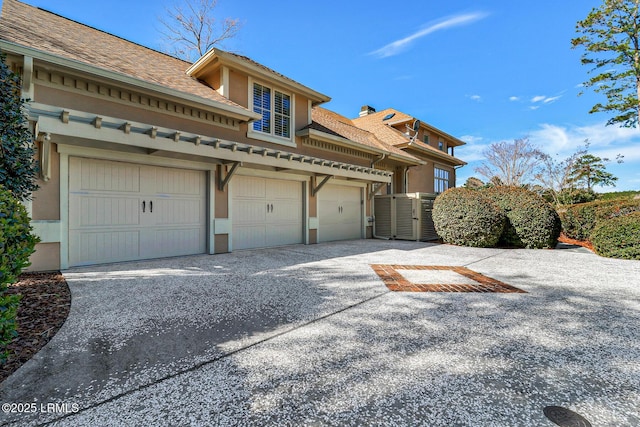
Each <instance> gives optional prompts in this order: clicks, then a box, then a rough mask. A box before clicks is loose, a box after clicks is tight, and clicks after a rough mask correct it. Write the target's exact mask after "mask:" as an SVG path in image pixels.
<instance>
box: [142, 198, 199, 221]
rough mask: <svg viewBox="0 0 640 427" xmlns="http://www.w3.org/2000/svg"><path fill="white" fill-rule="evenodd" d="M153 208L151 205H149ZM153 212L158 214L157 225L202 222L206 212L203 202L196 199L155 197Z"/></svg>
mask: <svg viewBox="0 0 640 427" xmlns="http://www.w3.org/2000/svg"><path fill="white" fill-rule="evenodd" d="M149 207H150V208H151V205H150V206H149ZM153 213H155V214H157V217H156V225H160V226H164V225H170V226H174V225H176V226H178V225H188V224H201V223H202V222H204V220H205V219H204V218H203V215H204V214H205V213H206V212H205V209H204V206H203V202H202V201H201V200H194V199H186V200H185V199H171V200H166V199H155V200H153Z"/></svg>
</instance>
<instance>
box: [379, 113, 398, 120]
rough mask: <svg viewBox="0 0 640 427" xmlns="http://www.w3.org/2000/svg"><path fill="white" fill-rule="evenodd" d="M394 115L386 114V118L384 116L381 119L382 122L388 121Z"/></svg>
mask: <svg viewBox="0 0 640 427" xmlns="http://www.w3.org/2000/svg"><path fill="white" fill-rule="evenodd" d="M395 115H396V113H389V114H387V115H386V116H384V117H383V118H382V121H383V122H384V121H385V120H389V119H391V118H393V116H395Z"/></svg>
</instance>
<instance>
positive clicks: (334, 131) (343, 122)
mask: <svg viewBox="0 0 640 427" xmlns="http://www.w3.org/2000/svg"><path fill="white" fill-rule="evenodd" d="M311 118H312V120H313V122H312V123H311V125H309V128H311V129H315V130H319V131H321V132H324V133H328V134H330V135H334V136H339V137H342V138H346V139H348V140H351V141H353V142H356V143H358V144H361V145H364V146H367V147H370V148H374V149H376V150H382V151H386V152H388V153H390V154H393V155H395V156H399V157H404V158H406V159H410V160H414V161H415V160H418V159H417V158H416V157H414V156H412V155H411V154H409V153H407V152H404V151H402V150H400V149H398V148H396V147H394V146H392V145H389V144H387V143H385V142H384V141H381V140H380V139H379V138H377V137H376V136H375V135H374V134H372V133H371V132H368V131H366V130H364V129H361V128H359V127H357V126H355V125H354V124H353V123H352V121H351V120H350V119H348V118H346V117H344V116H342V115H340V114H338V113H335V112H333V111H330V110H327V109H326V108H321V107H314V108H313V109H312V110H311Z"/></svg>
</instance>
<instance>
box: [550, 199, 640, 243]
mask: <svg viewBox="0 0 640 427" xmlns="http://www.w3.org/2000/svg"><path fill="white" fill-rule="evenodd" d="M638 211H640V200H622V199H619V200H599V201H595V202H590V203H580V204H578V205H574V206H570V207H569V208H567V210H566V212H564V213H563V214H562V229H563V230H564V233H565V234H566V235H567V236H569V237H571V238H572V239H577V240H587V239H588V238H589V236H590V235H591V232H592V231H593V230H594V228H595V227H596V226H597V225H598V224H599V223H600V222H602V221H605V220H608V219H612V218H615V217H618V216H624V215H626V214H629V213H631V212H638Z"/></svg>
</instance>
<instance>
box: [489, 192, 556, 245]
mask: <svg viewBox="0 0 640 427" xmlns="http://www.w3.org/2000/svg"><path fill="white" fill-rule="evenodd" d="M482 192H483V193H484V194H485V195H486V196H487V197H489V198H490V199H491V200H493V202H494V203H495V204H497V205H498V206H499V207H500V208H501V209H502V210H503V212H504V214H505V216H506V217H507V222H506V225H505V229H504V232H503V233H502V236H500V241H499V244H500V245H503V246H515V247H519V248H529V249H541V248H555V247H556V245H557V244H558V237H559V236H560V231H561V228H562V225H561V221H560V217H559V216H558V213H557V212H556V210H555V209H554V208H553V207H552V206H551V205H550V204H549V203H547V201H546V200H544V199H543V198H542V197H541V196H539V195H538V194H536V193H534V192H532V191H529V190H527V189H524V188H521V187H507V186H498V187H489V188H486V189H483V190H482Z"/></svg>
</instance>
